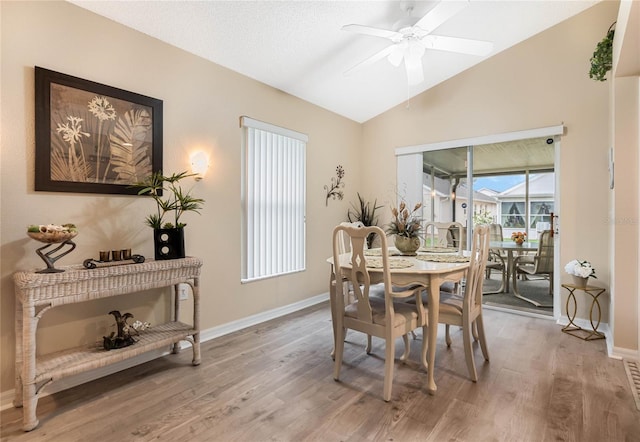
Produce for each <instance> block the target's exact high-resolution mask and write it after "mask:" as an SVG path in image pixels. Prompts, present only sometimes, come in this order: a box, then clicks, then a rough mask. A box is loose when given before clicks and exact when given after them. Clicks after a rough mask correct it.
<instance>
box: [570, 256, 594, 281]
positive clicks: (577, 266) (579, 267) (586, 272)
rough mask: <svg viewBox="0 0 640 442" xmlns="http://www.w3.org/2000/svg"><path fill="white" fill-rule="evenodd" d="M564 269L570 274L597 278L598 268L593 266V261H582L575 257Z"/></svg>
mask: <svg viewBox="0 0 640 442" xmlns="http://www.w3.org/2000/svg"><path fill="white" fill-rule="evenodd" d="M564 271H565V272H567V273H568V274H570V275H575V276H579V277H581V278H588V277H591V278H596V279H598V277H597V276H596V269H594V268H593V267H591V263H590V262H589V261H580V260H579V259H574V260H573V261H571V262H569V263H567V265H566V266H564Z"/></svg>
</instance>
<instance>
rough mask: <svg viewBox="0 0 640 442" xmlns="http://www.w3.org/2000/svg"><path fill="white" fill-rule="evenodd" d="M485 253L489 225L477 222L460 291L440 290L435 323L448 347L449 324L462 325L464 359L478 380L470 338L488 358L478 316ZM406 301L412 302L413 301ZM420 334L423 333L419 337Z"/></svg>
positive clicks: (487, 249) (487, 252) (487, 245)
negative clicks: (442, 330) (439, 326)
mask: <svg viewBox="0 0 640 442" xmlns="http://www.w3.org/2000/svg"><path fill="white" fill-rule="evenodd" d="M488 255H489V228H488V227H487V226H486V225H477V226H475V227H474V228H473V242H472V244H471V256H470V258H469V270H468V271H467V275H466V278H465V279H466V281H465V284H464V289H463V290H462V293H458V292H454V293H451V292H447V291H443V290H441V291H440V310H439V319H438V322H439V323H440V324H445V342H446V343H447V347H451V335H450V333H449V327H450V326H451V325H457V326H459V327H461V328H462V341H463V346H464V354H465V360H466V363H467V369H468V370H469V375H470V376H471V380H472V381H473V382H476V381H477V380H478V375H477V372H476V364H475V360H474V356H473V347H472V343H471V341H472V338H473V339H474V340H479V341H480V348H481V349H482V355H483V356H484V359H485V360H486V361H488V360H489V349H488V347H487V341H486V337H485V333H484V323H483V318H482V288H483V285H484V276H485V275H484V272H485V266H486V263H487V257H488ZM425 300H426V298H423V302H425ZM407 302H409V303H413V301H407ZM427 307H428V306H427ZM424 336H425V335H424V334H423V339H424Z"/></svg>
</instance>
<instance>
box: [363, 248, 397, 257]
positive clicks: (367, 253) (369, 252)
mask: <svg viewBox="0 0 640 442" xmlns="http://www.w3.org/2000/svg"><path fill="white" fill-rule="evenodd" d="M387 253H388V254H389V256H399V255H402V253H400V251H399V250H397V249H387ZM364 256H382V249H366V250H365V251H364Z"/></svg>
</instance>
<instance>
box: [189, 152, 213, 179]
mask: <svg viewBox="0 0 640 442" xmlns="http://www.w3.org/2000/svg"><path fill="white" fill-rule="evenodd" d="M208 168H209V157H208V155H207V154H206V153H204V152H202V151H198V152H194V153H193V154H191V172H192V173H194V174H195V175H196V181H200V180H201V179H202V178H204V176H205V175H206V174H207V169H208Z"/></svg>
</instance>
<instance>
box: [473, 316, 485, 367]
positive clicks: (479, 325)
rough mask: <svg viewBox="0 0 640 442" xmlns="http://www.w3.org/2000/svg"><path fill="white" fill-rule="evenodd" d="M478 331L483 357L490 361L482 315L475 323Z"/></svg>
mask: <svg viewBox="0 0 640 442" xmlns="http://www.w3.org/2000/svg"><path fill="white" fill-rule="evenodd" d="M473 323H474V324H475V326H476V329H477V330H478V337H479V338H480V339H479V340H480V348H481V349H482V355H483V356H484V360H485V361H488V360H489V348H488V347H487V340H486V337H485V334H484V322H483V320H482V315H480V316H478V317H477V318H476V320H475V321H474V322H473Z"/></svg>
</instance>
